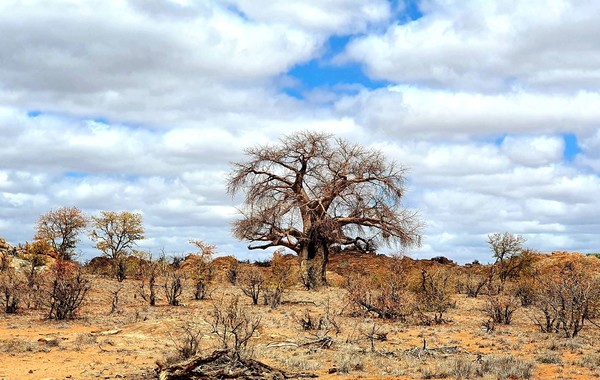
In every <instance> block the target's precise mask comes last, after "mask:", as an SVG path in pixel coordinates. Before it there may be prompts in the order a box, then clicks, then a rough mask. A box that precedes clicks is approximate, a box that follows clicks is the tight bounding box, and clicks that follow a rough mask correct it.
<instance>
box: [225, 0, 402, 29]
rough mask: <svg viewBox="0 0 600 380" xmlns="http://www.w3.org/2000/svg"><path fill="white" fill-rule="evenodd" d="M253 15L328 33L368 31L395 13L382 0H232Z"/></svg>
mask: <svg viewBox="0 0 600 380" xmlns="http://www.w3.org/2000/svg"><path fill="white" fill-rule="evenodd" d="M228 1H230V2H231V3H232V4H234V5H235V6H237V7H238V8H239V9H240V10H241V11H242V12H244V14H246V15H248V16H249V17H250V18H252V19H256V20H260V21H263V22H268V23H282V24H287V25H291V26H294V27H298V28H301V29H304V30H309V31H314V32H317V33H326V34H346V33H348V34H353V33H362V32H366V31H367V29H368V27H369V25H370V24H375V25H377V24H379V23H381V22H385V21H387V20H388V19H389V18H390V17H391V9H390V4H389V3H388V2H387V1H382V0H371V1H364V0H330V1H327V2H323V1H319V0H317V1H314V0H313V1H307V0H288V1H285V2H277V1H269V0H228Z"/></svg>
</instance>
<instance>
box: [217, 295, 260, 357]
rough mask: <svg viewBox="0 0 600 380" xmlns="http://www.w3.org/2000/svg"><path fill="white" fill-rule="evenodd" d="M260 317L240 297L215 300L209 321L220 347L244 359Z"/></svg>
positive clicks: (233, 355)
mask: <svg viewBox="0 0 600 380" xmlns="http://www.w3.org/2000/svg"><path fill="white" fill-rule="evenodd" d="M260 321H261V319H260V317H255V316H253V315H252V314H251V312H250V311H249V310H248V309H246V308H245V307H244V306H243V305H242V304H241V303H240V300H239V298H238V297H235V298H233V299H231V300H230V301H225V300H224V299H220V300H219V301H213V307H212V310H211V312H210V313H209V318H208V321H207V322H208V323H209V324H210V326H211V327H212V333H213V334H215V335H216V336H217V339H218V342H219V348H220V349H223V350H227V351H229V353H230V355H232V357H233V358H235V359H242V358H243V357H245V356H246V355H247V354H248V352H249V343H250V339H251V338H252V337H253V336H254V335H255V334H256V332H257V330H258V328H259V326H260Z"/></svg>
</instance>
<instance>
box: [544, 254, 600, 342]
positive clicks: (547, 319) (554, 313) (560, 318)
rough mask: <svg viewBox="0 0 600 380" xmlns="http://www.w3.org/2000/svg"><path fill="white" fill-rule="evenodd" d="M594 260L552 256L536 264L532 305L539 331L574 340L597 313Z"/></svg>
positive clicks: (598, 279)
mask: <svg viewBox="0 0 600 380" xmlns="http://www.w3.org/2000/svg"><path fill="white" fill-rule="evenodd" d="M597 261H598V260H597V259H596V258H594V257H585V256H583V255H579V254H568V255H556V256H554V257H551V258H550V259H548V260H546V261H545V262H542V263H540V267H539V269H538V276H537V278H539V285H538V286H537V287H536V288H535V291H534V296H533V299H534V300H533V304H534V306H535V309H536V310H537V313H535V314H534V315H533V319H534V322H535V323H536V325H538V327H539V328H540V330H541V331H542V332H545V333H561V334H563V335H564V336H565V337H567V338H574V337H576V336H577V335H578V334H579V332H580V331H581V330H582V329H583V328H584V326H585V323H586V321H591V320H593V319H594V318H596V317H597V316H598V311H599V310H600V276H599V275H598V271H599V269H600V268H599V264H598V262H597Z"/></svg>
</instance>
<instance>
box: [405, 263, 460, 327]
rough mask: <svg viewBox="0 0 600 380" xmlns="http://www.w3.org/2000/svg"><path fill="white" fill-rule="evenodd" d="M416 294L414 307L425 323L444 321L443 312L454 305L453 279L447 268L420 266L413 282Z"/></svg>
mask: <svg viewBox="0 0 600 380" xmlns="http://www.w3.org/2000/svg"><path fill="white" fill-rule="evenodd" d="M413 288H414V292H415V294H416V301H417V302H416V307H415V309H416V310H417V311H418V312H419V314H420V317H421V320H422V322H423V323H425V324H430V323H431V322H432V319H431V316H430V315H429V313H432V314H433V323H436V324H440V323H443V322H445V320H444V313H445V312H446V311H447V310H448V309H450V308H451V307H453V306H454V302H453V301H452V295H453V293H454V291H453V290H454V279H453V277H452V275H451V273H450V271H449V270H446V269H444V268H438V267H430V268H421V271H420V273H419V275H418V278H417V279H416V281H415V283H414V284H413Z"/></svg>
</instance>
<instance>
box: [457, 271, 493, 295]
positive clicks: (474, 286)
mask: <svg viewBox="0 0 600 380" xmlns="http://www.w3.org/2000/svg"><path fill="white" fill-rule="evenodd" d="M491 275H492V271H491V267H489V266H482V265H471V266H468V267H465V268H464V269H463V270H462V273H461V276H460V284H461V287H462V288H463V289H464V291H465V293H466V294H467V297H470V298H476V297H477V296H479V294H480V293H481V291H482V290H484V289H485V287H486V285H487V284H489V283H490V281H491Z"/></svg>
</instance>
